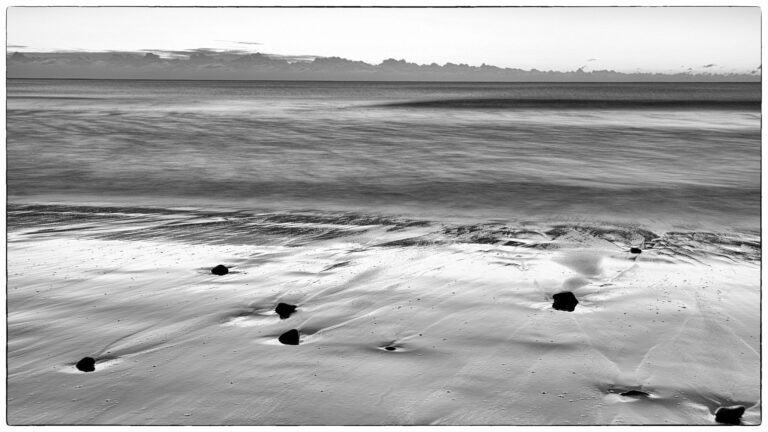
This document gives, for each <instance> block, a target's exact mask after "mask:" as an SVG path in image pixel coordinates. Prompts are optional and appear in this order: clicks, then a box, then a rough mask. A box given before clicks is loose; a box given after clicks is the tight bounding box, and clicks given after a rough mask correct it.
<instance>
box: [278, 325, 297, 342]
mask: <svg viewBox="0 0 768 432" xmlns="http://www.w3.org/2000/svg"><path fill="white" fill-rule="evenodd" d="M277 340H279V341H280V343H281V344H283V345H298V344H299V331H298V330H296V329H293V330H288V331H287V332H285V333H283V334H281V335H280V337H279V338H277Z"/></svg>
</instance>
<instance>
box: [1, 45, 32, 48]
mask: <svg viewBox="0 0 768 432" xmlns="http://www.w3.org/2000/svg"><path fill="white" fill-rule="evenodd" d="M6 47H7V48H29V47H27V46H26V45H6Z"/></svg>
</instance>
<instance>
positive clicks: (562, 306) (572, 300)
mask: <svg viewBox="0 0 768 432" xmlns="http://www.w3.org/2000/svg"><path fill="white" fill-rule="evenodd" d="M552 299H553V300H554V302H553V303H552V307H553V308H555V309H557V310H561V311H567V312H573V310H574V309H576V305H577V304H579V301H578V300H576V296H575V295H573V293H572V292H570V291H565V292H561V293H557V294H555V295H553V296H552Z"/></svg>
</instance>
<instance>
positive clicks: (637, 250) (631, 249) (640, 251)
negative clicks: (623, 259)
mask: <svg viewBox="0 0 768 432" xmlns="http://www.w3.org/2000/svg"><path fill="white" fill-rule="evenodd" d="M629 251H630V252H632V253H633V254H639V253H642V252H643V251H642V250H641V249H640V248H636V247H633V248H630V249H629Z"/></svg>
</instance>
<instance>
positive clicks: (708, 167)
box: [6, 80, 761, 229]
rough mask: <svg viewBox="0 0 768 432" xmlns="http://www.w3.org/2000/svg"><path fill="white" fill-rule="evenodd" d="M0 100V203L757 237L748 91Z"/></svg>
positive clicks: (756, 146) (219, 91) (126, 91)
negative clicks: (405, 217) (1, 172)
mask: <svg viewBox="0 0 768 432" xmlns="http://www.w3.org/2000/svg"><path fill="white" fill-rule="evenodd" d="M7 89H8V90H7V93H8V97H9V99H8V100H7V112H6V114H7V150H6V156H7V160H8V171H7V186H8V194H9V197H10V199H11V201H13V202H22V201H23V202H42V203H46V202H48V203H54V202H59V203H67V202H70V203H75V202H88V203H91V204H93V203H96V204H98V203H104V204H110V205H138V206H154V207H157V206H160V207H162V206H166V205H170V204H173V205H176V206H185V205H187V206H195V207H205V206H209V207H211V208H222V207H226V208H240V209H249V208H259V209H274V210H280V211H283V210H290V209H302V208H323V209H341V210H344V209H346V210H350V211H358V212H362V213H365V214H382V212H384V211H385V210H386V212H387V213H388V214H410V215H415V216H423V217H426V218H430V219H434V218H436V217H438V216H446V215H464V216H468V217H477V218H479V219H483V218H486V219H494V218H499V219H510V218H512V219H513V218H531V219H536V220H541V219H552V220H558V219H559V220H565V219H568V218H573V217H576V218H586V219H593V220H598V219H599V220H607V221H611V220H614V221H627V220H632V221H637V222H649V221H650V222H652V221H657V222H659V221H661V222H669V223H670V224H672V225H675V224H676V225H685V226H688V225H693V226H698V227H699V228H701V227H705V228H707V229H721V228H733V227H740V228H746V229H754V228H756V227H759V216H760V215H759V213H760V212H759V209H760V191H761V189H760V157H761V153H760V139H761V135H760V122H761V115H760V112H759V103H760V84H728V83H713V84H703V83H687V84H668V83H660V84H648V83H640V84H537V83H519V84H515V83H506V84H494V83H491V84H485V83H483V84H481V83H325V82H323V83H315V82H194V81H185V82H174V81H78V80H61V81H57V80H8V81H7ZM520 101H525V102H524V105H520V103H521V102H520ZM525 104H527V105H525ZM564 104H565V105H564ZM649 104H650V105H649ZM574 107H578V109H573V108H574Z"/></svg>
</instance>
